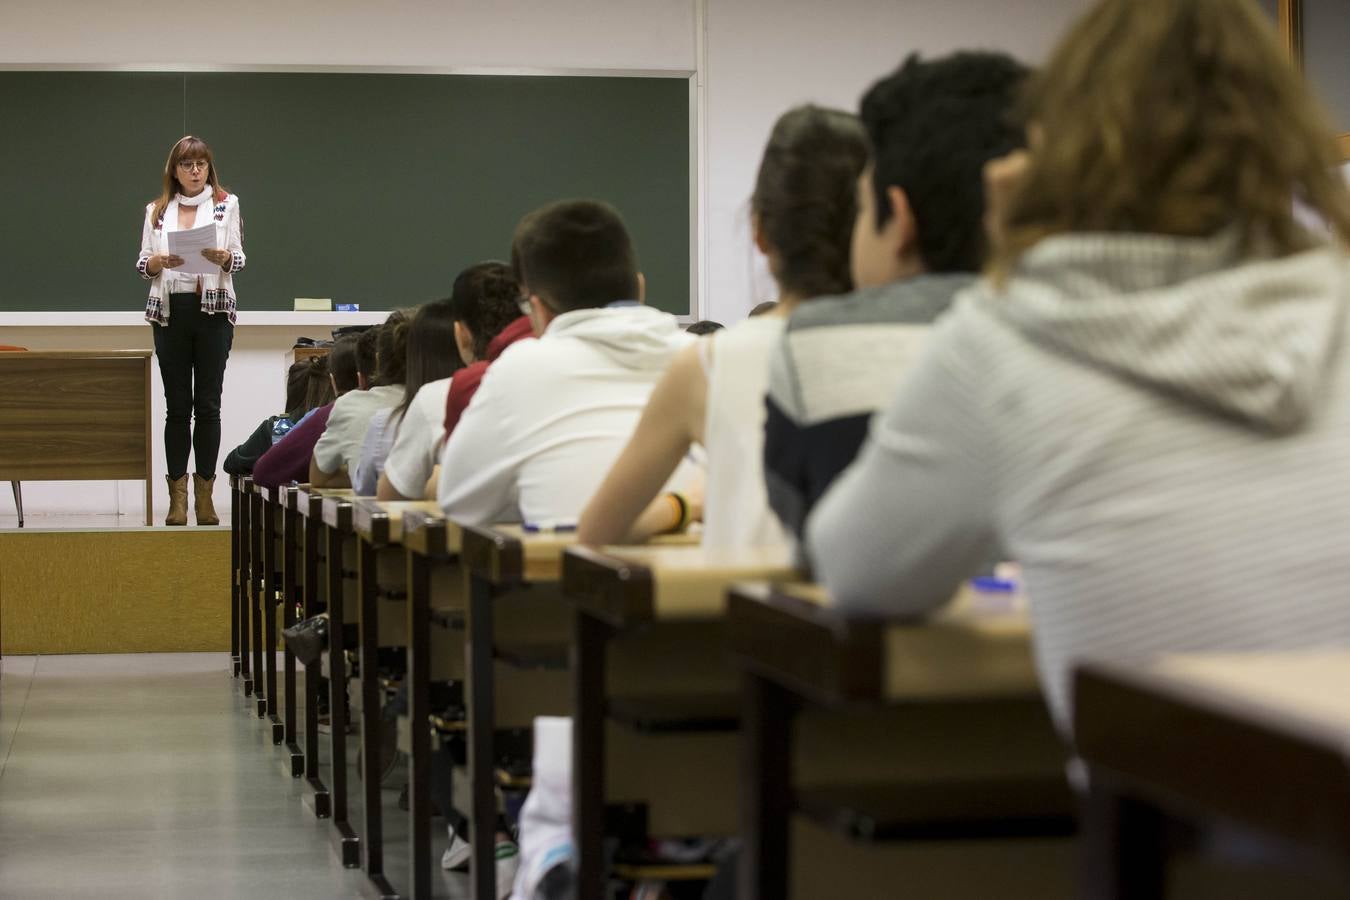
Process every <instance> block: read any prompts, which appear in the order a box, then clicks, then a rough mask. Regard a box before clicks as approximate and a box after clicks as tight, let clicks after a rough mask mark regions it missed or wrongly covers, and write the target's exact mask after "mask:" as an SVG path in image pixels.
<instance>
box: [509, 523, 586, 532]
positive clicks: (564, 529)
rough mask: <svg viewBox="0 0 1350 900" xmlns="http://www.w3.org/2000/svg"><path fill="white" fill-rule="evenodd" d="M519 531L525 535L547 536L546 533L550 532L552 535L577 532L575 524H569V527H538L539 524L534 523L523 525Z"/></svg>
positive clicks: (564, 525)
mask: <svg viewBox="0 0 1350 900" xmlns="http://www.w3.org/2000/svg"><path fill="white" fill-rule="evenodd" d="M521 529H522V530H523V531H524V532H525V533H526V534H548V533H550V532H551V533H554V534H559V533H564V532H568V531H576V530H577V526H576V523H575V522H573V523H571V524H570V525H566V524H563V525H540V524H538V523H535V522H526V523H525V524H524V525H522V526H521Z"/></svg>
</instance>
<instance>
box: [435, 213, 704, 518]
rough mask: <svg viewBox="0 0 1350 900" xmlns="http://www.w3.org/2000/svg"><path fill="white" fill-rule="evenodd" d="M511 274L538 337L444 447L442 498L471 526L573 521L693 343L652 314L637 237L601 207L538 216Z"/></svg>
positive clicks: (504, 366)
mask: <svg viewBox="0 0 1350 900" xmlns="http://www.w3.org/2000/svg"><path fill="white" fill-rule="evenodd" d="M511 265H512V269H513V270H514V272H515V275H516V280H517V281H518V283H519V285H520V309H521V312H523V313H525V314H526V315H527V316H529V319H530V321H531V323H532V324H533V329H534V332H535V334H537V335H538V336H539V339H538V340H535V341H521V342H519V343H516V344H514V345H512V346H510V347H508V348H507V349H506V351H505V352H504V353H502V355H501V356H500V357H499V358H498V359H497V360H496V361H495V362H494V363H493V364H492V366H491V368H489V369H488V370H487V372H486V374H484V376H483V380H482V384H481V385H480V386H479V388H478V391H477V393H476V394H475V395H474V398H473V402H472V403H470V404H469V407H468V409H467V410H465V412H464V415H463V417H462V418H461V419H460V421H459V424H458V425H457V426H456V428H455V430H454V432H453V433H452V434H451V435H450V437H449V438H448V439H447V441H446V446H445V452H444V455H443V457H442V460H441V475H440V485H439V490H438V499H439V501H440V504H441V507H442V508H443V509H444V510H445V511H446V513H447V514H448V515H451V516H453V517H455V518H456V519H459V520H461V521H464V522H469V523H491V522H506V521H521V520H524V521H525V522H527V523H533V524H536V525H540V526H544V527H551V526H558V525H575V523H576V521H577V517H578V516H579V515H580V513H581V507H582V506H583V505H585V503H586V501H587V500H588V499H589V498H590V495H591V493H592V491H593V490H594V489H595V486H596V485H597V484H598V483H599V482H600V479H601V478H603V477H604V473H605V471H606V470H607V469H608V467H609V464H610V463H611V462H613V460H614V458H615V457H616V456H617V455H618V453H619V450H620V449H621V448H622V447H623V444H624V442H625V441H626V440H627V439H628V436H629V435H630V434H631V433H632V430H633V427H634V425H636V424H637V419H638V416H639V415H640V414H641V412H642V408H643V406H644V405H646V402H647V397H648V395H649V394H650V393H651V390H652V386H653V385H655V384H656V381H657V379H658V378H659V377H660V375H661V373H662V372H663V371H664V370H665V368H666V366H667V365H668V364H669V362H670V360H671V357H672V356H674V354H675V353H676V351H678V350H679V349H680V348H681V347H682V346H684V345H685V344H686V343H687V342H689V341H692V340H693V338H691V337H690V336H689V335H687V334H685V333H684V331H683V330H682V329H681V328H680V326H679V323H678V322H676V320H675V317H674V316H671V315H669V314H668V313H663V312H661V311H659V310H655V309H652V308H650V307H648V306H644V305H642V300H643V293H644V284H643V278H642V275H641V274H640V273H639V271H638V267H637V255H636V253H635V252H634V250H633V245H632V241H631V240H630V238H629V236H628V230H627V228H626V227H625V226H624V224H623V220H622V219H621V218H620V217H619V214H618V212H617V211H615V210H614V208H613V207H611V206H608V205H607V204H604V203H598V202H595V201H591V200H571V201H564V202H559V203H553V204H550V205H548V206H545V207H543V208H542V209H538V210H535V211H534V212H532V213H530V214H529V215H527V216H526V217H525V218H524V219H523V220H522V221H521V223H520V225H519V227H518V228H517V229H516V234H515V239H514V240H513V242H512V248H511Z"/></svg>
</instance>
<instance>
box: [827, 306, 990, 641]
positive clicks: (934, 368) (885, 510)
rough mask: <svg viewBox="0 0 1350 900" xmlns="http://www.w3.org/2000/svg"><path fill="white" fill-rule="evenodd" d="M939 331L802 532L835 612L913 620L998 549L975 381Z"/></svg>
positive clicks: (951, 334) (953, 338) (951, 339)
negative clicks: (837, 607) (841, 609)
mask: <svg viewBox="0 0 1350 900" xmlns="http://www.w3.org/2000/svg"><path fill="white" fill-rule="evenodd" d="M952 324H953V323H950V322H949V323H945V324H944V325H943V326H939V330H940V331H941V332H945V334H943V335H942V336H941V337H939V336H937V335H935V336H934V339H933V341H932V342H931V344H930V346H929V347H928V348H926V350H925V352H924V354H923V355H922V357H921V358H920V360H919V362H918V364H917V365H916V366H915V367H914V368H913V369H912V370H911V371H910V373H909V375H908V376H907V377H906V379H905V382H904V384H903V385H902V386H901V388H900V390H899V392H898V394H897V395H896V397H895V399H894V401H893V402H892V403H891V404H890V406H889V407H888V408H887V410H886V412H885V413H884V414H883V415H882V416H879V417H878V418H877V420H876V421H875V423H874V425H873V427H872V430H871V435H870V437H869V438H868V440H867V441H866V443H865V445H864V447H863V449H862V452H861V454H860V455H859V457H858V459H857V461H856V462H855V463H854V464H853V465H852V466H851V467H849V469H848V470H847V471H846V472H845V473H844V474H843V475H842V476H841V477H840V478H839V480H838V481H837V482H836V483H835V484H834V486H833V487H832V488H831V489H830V490H829V492H828V493H827V494H826V495H825V496H824V497H823V498H822V500H821V502H820V504H819V506H818V507H817V508H816V510H815V511H814V512H813V513H812V515H811V517H810V519H809V521H808V522H807V527H806V550H807V552H808V554H809V556H810V558H811V560H812V562H813V564H814V572H815V575H816V577H817V578H818V579H819V580H820V581H821V582H822V583H823V584H824V585H825V586H826V587H827V588H828V589H829V592H830V596H831V597H833V598H834V599H835V602H836V603H837V604H838V605H840V606H841V607H845V608H848V609H852V610H858V611H865V612H884V613H886V614H890V615H896V614H900V615H904V614H919V613H923V612H926V611H928V610H930V609H933V608H936V607H938V606H941V605H942V604H944V603H946V602H947V601H948V600H949V599H950V598H951V597H952V595H953V593H954V592H955V590H956V588H957V587H958V586H959V585H960V583H961V582H962V581H963V580H964V579H965V578H967V577H969V576H970V575H973V574H975V573H976V572H977V571H978V570H979V569H980V568H981V566H982V565H983V564H985V563H986V562H987V561H988V560H989V559H991V558H994V557H995V556H996V555H997V552H998V541H997V535H996V532H995V528H994V508H995V502H996V498H995V491H996V485H995V483H994V481H995V479H994V476H993V472H994V462H993V459H992V458H991V455H992V453H993V439H992V437H991V435H990V434H988V433H987V432H988V430H989V427H988V423H987V421H986V420H985V419H984V417H983V416H982V415H981V413H980V410H979V402H978V396H977V393H976V378H975V377H974V375H975V373H972V372H971V371H970V366H969V364H968V363H963V362H962V361H963V360H969V359H972V358H979V356H978V354H972V353H970V352H964V353H962V352H956V347H955V344H956V343H957V342H959V340H960V338H959V335H958V333H956V331H955V330H954V329H953V328H952V327H951V325H952Z"/></svg>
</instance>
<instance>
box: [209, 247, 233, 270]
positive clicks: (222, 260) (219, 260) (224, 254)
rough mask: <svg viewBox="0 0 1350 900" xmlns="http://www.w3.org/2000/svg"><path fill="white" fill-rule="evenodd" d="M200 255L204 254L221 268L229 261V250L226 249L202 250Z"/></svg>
mask: <svg viewBox="0 0 1350 900" xmlns="http://www.w3.org/2000/svg"><path fill="white" fill-rule="evenodd" d="M202 256H205V257H206V258H207V259H209V260H211V262H213V263H215V264H216V265H218V266H220V267H221V268H222V269H223V268H225V264H226V263H228V262H229V261H230V251H228V250H203V251H202Z"/></svg>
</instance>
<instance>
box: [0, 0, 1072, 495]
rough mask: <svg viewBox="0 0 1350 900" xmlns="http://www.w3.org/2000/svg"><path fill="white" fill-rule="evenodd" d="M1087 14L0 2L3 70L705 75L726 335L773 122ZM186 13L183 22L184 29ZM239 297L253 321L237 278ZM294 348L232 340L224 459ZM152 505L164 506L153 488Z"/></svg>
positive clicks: (1041, 0) (652, 4)
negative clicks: (910, 66) (887, 76)
mask: <svg viewBox="0 0 1350 900" xmlns="http://www.w3.org/2000/svg"><path fill="white" fill-rule="evenodd" d="M1087 4H1088V0H981V2H976V0H832V2H828V3H826V2H820V0H390V2H387V3H384V4H372V3H369V2H367V0H291V2H285V0H235V2H233V3H231V4H229V5H227V6H224V7H220V8H219V9H214V10H210V11H207V12H202V13H200V14H198V13H196V12H195V10H196V7H184V6H183V5H182V4H181V3H160V2H136V0H3V2H0V65H5V64H8V65H16V64H26V65H50V66H55V67H61V66H75V65H124V66H128V67H160V68H174V67H179V66H211V65H257V66H285V65H302V66H326V65H332V66H435V67H446V68H451V67H470V68H480V67H500V68H512V69H519V68H556V67H563V68H578V69H658V70H677V71H678V70H684V71H694V70H696V69H700V68H701V72H700V77H701V80H702V84H703V93H702V97H703V104H704V108H703V114H704V119H703V123H704V127H703V131H702V133H701V140H702V142H703V148H704V154H705V166H706V168H705V170H704V179H703V183H702V186H701V187H702V192H703V202H704V204H705V219H704V227H703V231H702V234H701V235H700V236H699V240H698V253H699V255H700V256H701V257H702V260H701V262H702V265H703V272H702V283H703V285H704V289H705V290H704V299H703V308H702V311H701V312H702V315H703V316H704V317H707V318H713V319H718V320H720V321H723V322H728V323H729V322H733V321H736V320H738V319H740V318H742V317H743V316H744V314H745V312H746V311H748V310H749V308H750V307H751V306H753V305H754V304H755V303H756V302H758V301H759V300H763V299H770V298H771V296H772V285H771V283H770V282H769V280H768V279H767V278H766V277H764V276H763V274H762V270H760V273H761V274H760V275H759V277H758V278H756V277H754V275H753V274H752V273H753V272H754V271H755V269H756V265H757V260H756V259H755V256H754V253H753V251H752V249H751V244H750V240H749V235H748V230H747V222H746V209H745V202H746V199H747V197H748V196H749V193H750V189H751V186H752V180H753V177H754V172H755V168H756V167H757V165H758V163H759V154H760V151H761V149H762V147H763V143H764V140H765V138H766V136H767V134H768V131H769V128H770V126H771V124H772V122H773V120H774V118H775V117H777V115H778V114H779V113H781V112H782V111H783V110H785V109H787V108H788V107H789V106H791V105H793V104H796V103H801V102H805V101H815V102H822V103H830V104H834V105H838V106H842V107H845V108H850V109H851V108H854V107H855V106H856V103H857V100H858V97H859V96H860V94H861V93H862V91H863V90H864V89H865V88H866V86H867V85H868V84H869V83H870V82H871V81H873V80H874V79H876V78H877V77H879V76H880V75H882V74H884V73H885V72H887V71H889V70H890V69H892V68H894V67H895V66H896V65H897V64H898V63H899V61H900V60H901V59H902V58H903V57H904V56H905V55H906V54H908V53H909V52H911V51H913V50H919V51H922V52H923V53H926V54H931V53H941V52H944V51H947V50H950V49H953V48H956V47H996V48H1001V49H1006V50H1009V51H1011V52H1013V53H1014V54H1017V55H1019V56H1021V57H1023V58H1025V59H1028V60H1035V59H1037V58H1039V57H1040V56H1041V55H1042V54H1043V52H1044V51H1045V49H1046V48H1047V47H1048V46H1049V45H1050V44H1051V42H1052V41H1053V40H1054V38H1055V36H1056V35H1057V34H1058V32H1059V31H1060V30H1061V29H1062V28H1063V26H1064V25H1065V23H1067V21H1068V20H1069V18H1070V17H1071V16H1072V15H1074V14H1075V13H1076V12H1078V11H1079V10H1081V9H1084V8H1085V7H1086V6H1087ZM189 9H190V10H194V12H192V13H191V14H185V12H184V11H185V10H189ZM178 23H184V25H183V26H181V27H180V26H179V24H178ZM700 26H701V33H700ZM504 239H505V237H504ZM639 249H640V248H639ZM137 285H138V283H137V282H134V281H133V282H131V283H130V286H129V288H128V301H127V302H128V305H129V308H130V309H136V308H139V305H140V303H141V300H142V298H141V296H140V293H139V287H138V286H137ZM239 291H240V295H241V297H242V302H243V304H244V306H245V308H247V305H248V287H247V274H245V276H243V280H242V281H241V282H240V285H239ZM308 331H310V332H314V331H316V329H308ZM77 332H78V333H77ZM295 333H296V329H280V330H276V329H266V328H263V329H257V330H254V329H241V330H240V333H239V334H238V335H237V336H236V350H235V353H234V355H233V356H232V357H231V361H230V367H229V370H228V376H227V381H226V388H225V409H224V411H223V419H224V429H225V437H224V443H225V445H226V447H225V448H223V450H224V449H228V447H229V446H232V445H233V444H234V443H236V442H237V441H239V440H241V439H242V438H243V437H244V436H245V435H246V434H247V432H248V431H249V430H251V429H252V428H253V426H254V425H255V424H256V423H257V421H259V420H260V419H261V418H262V417H263V416H265V415H267V414H269V413H271V412H273V411H274V410H273V409H272V407H273V406H274V405H275V404H276V403H277V400H276V398H277V397H278V396H279V395H280V393H281V378H282V374H281V373H282V366H283V360H282V356H283V353H284V350H285V347H286V346H288V344H289V340H288V339H289V338H290V337H292V336H293V335H294V334H295ZM148 340H149V335H148V334H147V333H145V332H144V331H143V330H141V329H120V328H119V329H106V330H94V331H85V330H83V329H76V330H72V331H67V332H51V331H48V330H39V329H29V328H15V329H11V328H0V343H17V344H23V345H26V346H32V347H38V346H46V347H53V346H66V347H75V346H138V345H142V346H143V345H145V344H146V343H147V342H148ZM160 402H161V404H162V398H161V399H160ZM161 408H162V407H161ZM158 414H159V413H158V411H157V415H158ZM157 427H158V426H157ZM223 450H222V452H223ZM161 484H162V483H161ZM137 490H138V486H137V485H124V486H123V487H122V488H121V492H120V497H121V502H122V509H123V510H124V511H125V512H128V513H132V514H137V513H139V509H140V506H139V501H138V500H136V499H135V498H136V497H137V496H138V494H137ZM157 491H158V493H159V494H160V497H161V499H162V497H163V490H162V488H161V486H158V485H157ZM25 494H26V497H25V500H26V505H27V507H28V512H29V514H30V515H38V514H39V513H40V512H41V511H43V510H46V509H52V508H54V507H56V508H60V509H63V510H69V509H79V510H89V511H112V510H113V509H115V508H116V500H115V498H116V497H117V496H118V494H117V493H115V492H114V489H113V488H112V487H108V488H107V489H106V490H103V489H102V488H100V487H97V486H96V487H94V488H92V489H91V488H90V487H89V486H88V485H83V486H79V485H32V486H30V487H29V488H28V489H27V490H26V491H25ZM222 497H223V495H222ZM0 502H2V501H0ZM6 511H7V510H6Z"/></svg>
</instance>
